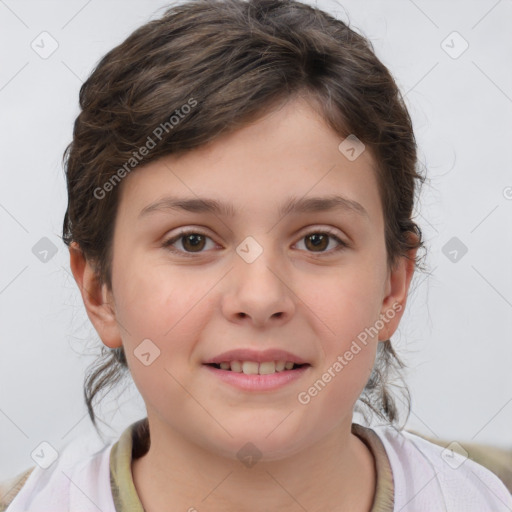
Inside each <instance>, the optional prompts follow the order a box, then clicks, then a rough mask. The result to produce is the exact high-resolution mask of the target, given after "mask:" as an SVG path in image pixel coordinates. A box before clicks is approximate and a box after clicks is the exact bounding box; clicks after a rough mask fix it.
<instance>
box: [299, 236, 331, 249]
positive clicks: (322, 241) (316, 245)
mask: <svg viewBox="0 0 512 512" xmlns="http://www.w3.org/2000/svg"><path fill="white" fill-rule="evenodd" d="M304 238H305V239H306V240H307V242H306V247H308V249H312V250H316V249H319V250H320V251H324V250H325V249H326V248H327V246H328V245H329V235H326V234H324V233H313V234H312V235H307V236H305V237H304ZM308 242H310V243H309V244H308Z"/></svg>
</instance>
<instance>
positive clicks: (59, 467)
mask: <svg viewBox="0 0 512 512" xmlns="http://www.w3.org/2000/svg"><path fill="white" fill-rule="evenodd" d="M111 446H112V443H107V444H104V443H100V442H97V441H95V440H92V441H91V439H87V438H80V439H76V440H74V441H72V442H68V444H66V445H64V446H62V447H61V448H60V449H59V450H58V451H56V452H55V455H56V458H55V459H54V460H53V462H51V463H50V464H49V465H47V466H45V467H42V466H39V465H36V466H34V467H31V468H29V469H27V470H25V471H23V472H22V473H20V474H18V475H16V476H15V477H14V478H11V479H9V480H5V481H2V482H1V484H0V512H21V511H23V512H28V511H30V512H41V511H47V510H52V511H53V512H63V511H67V510H80V511H81V512H93V511H94V512H97V507H98V506H99V507H101V510H102V511H103V512H114V510H115V507H114V504H113V501H112V492H111V487H110V472H109V459H110V449H111ZM96 504H97V505H96Z"/></svg>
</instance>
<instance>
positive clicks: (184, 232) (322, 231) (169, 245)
mask: <svg viewBox="0 0 512 512" xmlns="http://www.w3.org/2000/svg"><path fill="white" fill-rule="evenodd" d="M318 234H320V235H329V237H331V238H333V239H334V240H335V241H336V242H337V243H338V244H339V245H338V247H336V248H334V249H331V250H330V251H321V252H318V253H315V252H312V251H307V252H310V254H318V255H323V254H332V253H337V252H338V251H341V250H344V249H348V248H349V247H350V245H349V244H348V243H347V242H344V241H343V240H341V239H340V238H339V237H338V236H337V235H335V234H334V232H333V231H331V230H329V229H318V230H313V231H310V232H309V233H306V234H305V235H303V236H302V237H301V238H300V240H302V239H304V238H306V237H307V236H310V235H318ZM187 235H201V236H203V237H205V238H209V239H210V240H211V237H209V236H208V235H206V234H205V233H203V232H201V231H200V230H197V229H185V230H182V231H180V232H179V233H177V234H176V235H175V236H173V237H172V238H169V239H168V240H165V241H164V242H163V243H162V247H163V248H165V249H168V250H169V251H171V252H173V253H176V254H180V255H183V256H186V257H190V258H193V257H195V256H197V255H200V254H202V253H203V252H204V251H200V252H187V251H182V250H178V249H176V248H174V247H172V244H174V243H175V242H177V241H178V240H179V239H180V238H183V237H185V236H187Z"/></svg>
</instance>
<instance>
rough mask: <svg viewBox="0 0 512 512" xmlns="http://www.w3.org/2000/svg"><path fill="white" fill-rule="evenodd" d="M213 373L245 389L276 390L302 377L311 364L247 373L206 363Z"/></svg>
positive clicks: (206, 366)
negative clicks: (278, 370)
mask: <svg viewBox="0 0 512 512" xmlns="http://www.w3.org/2000/svg"><path fill="white" fill-rule="evenodd" d="M204 367H205V368H206V369H207V370H209V371H210V372H211V373H212V375H214V376H216V377H218V378H219V379H221V380H223V381H224V382H227V383H228V384H231V385H232V386H235V387H237V388H239V389H243V390H244V391H274V390H276V389H279V388H282V387H284V386H286V385H287V384H290V383H291V382H294V381H296V380H297V379H300V378H301V377H302V376H303V375H304V373H305V372H307V371H308V369H309V368H310V366H301V367H300V368H297V369H296V370H283V371H282V372H276V373H271V374H268V375H246V374H245V373H239V372H233V371H230V370H220V369H219V368H215V367H213V366H209V365H204Z"/></svg>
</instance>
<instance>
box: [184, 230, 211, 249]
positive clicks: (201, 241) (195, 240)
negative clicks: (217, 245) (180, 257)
mask: <svg viewBox="0 0 512 512" xmlns="http://www.w3.org/2000/svg"><path fill="white" fill-rule="evenodd" d="M181 238H182V244H183V248H184V249H185V250H186V251H191V252H195V251H201V250H202V249H203V248H204V245H205V237H204V236H203V235H200V234H198V233H192V234H190V235H184V236H182V237H181Z"/></svg>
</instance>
